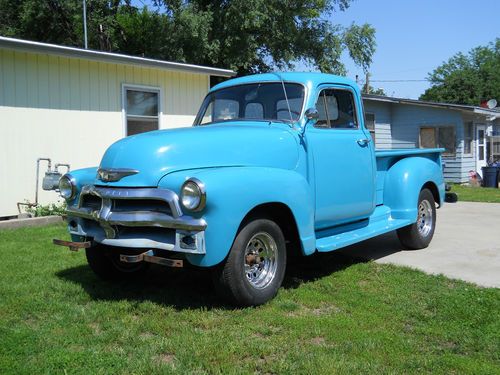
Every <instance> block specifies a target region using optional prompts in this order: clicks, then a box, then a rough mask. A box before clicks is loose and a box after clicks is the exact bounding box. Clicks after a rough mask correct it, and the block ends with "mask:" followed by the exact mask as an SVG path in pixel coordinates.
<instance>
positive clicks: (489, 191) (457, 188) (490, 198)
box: [451, 185, 500, 203]
mask: <svg viewBox="0 0 500 375" xmlns="http://www.w3.org/2000/svg"><path fill="white" fill-rule="evenodd" d="M451 191H452V192H454V193H457V195H458V201H459V202H460V201H463V202H488V203H500V189H495V188H483V187H470V186H462V185H452V187H451Z"/></svg>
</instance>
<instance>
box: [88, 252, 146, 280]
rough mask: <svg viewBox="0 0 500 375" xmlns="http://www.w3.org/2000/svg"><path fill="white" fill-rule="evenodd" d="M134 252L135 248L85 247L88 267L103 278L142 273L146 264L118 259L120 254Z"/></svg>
mask: <svg viewBox="0 0 500 375" xmlns="http://www.w3.org/2000/svg"><path fill="white" fill-rule="evenodd" d="M136 253H137V250H130V249H124V248H119V247H112V246H104V245H96V246H93V247H91V248H88V249H85V255H86V256H87V262H88V264H89V266H90V268H91V269H92V271H94V273H95V274H96V275H97V276H99V278H101V279H103V280H123V279H130V278H136V277H139V276H141V275H143V274H144V272H145V271H146V270H147V268H148V264H146V263H144V262H139V263H124V262H121V261H120V254H128V255H131V254H136Z"/></svg>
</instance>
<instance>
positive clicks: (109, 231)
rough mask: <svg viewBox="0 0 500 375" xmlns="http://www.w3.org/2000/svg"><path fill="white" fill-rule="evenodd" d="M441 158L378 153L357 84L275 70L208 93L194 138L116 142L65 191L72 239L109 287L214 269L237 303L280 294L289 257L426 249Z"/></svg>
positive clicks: (68, 178)
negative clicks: (379, 240) (379, 244)
mask: <svg viewBox="0 0 500 375" xmlns="http://www.w3.org/2000/svg"><path fill="white" fill-rule="evenodd" d="M441 151H442V150H440V149H415V150H375V145H374V144H373V141H372V139H371V137H370V133H369V131H368V130H367V129H366V127H365V125H364V115H363V104H362V99H361V94H360V91H359V88H358V87H357V85H356V84H355V83H354V82H352V81H350V80H348V79H346V78H343V77H339V76H335V75H328V74H321V73H268V74H262V75H253V76H246V77H241V78H236V79H233V80H229V81H226V82H223V83H221V84H219V85H217V86H215V87H213V88H212V89H211V90H210V92H209V93H208V95H207V96H206V98H205V100H204V101H203V103H202V104H201V107H200V110H199V112H198V115H197V116H196V119H195V121H194V124H193V126H192V127H189V128H181V129H173V130H160V131H155V132H149V133H144V134H139V135H135V136H131V137H127V138H124V139H122V140H120V141H118V142H116V143H115V144H113V145H111V146H110V147H109V148H108V150H106V152H105V153H104V155H103V158H102V160H101V163H100V165H99V167H95V168H86V169H82V170H77V171H72V172H71V173H70V174H67V175H65V176H63V178H62V179H61V181H60V186H59V188H60V191H61V194H62V195H63V196H64V197H65V198H66V200H67V204H68V208H67V214H68V229H69V232H70V234H71V236H72V240H71V241H61V240H57V241H56V242H57V243H58V244H63V245H66V246H70V247H72V248H73V249H78V248H85V251H86V255H87V259H88V262H89V265H90V267H91V268H92V269H93V270H94V271H95V272H96V274H97V275H98V276H100V277H103V278H121V277H129V276H131V275H137V274H140V273H142V272H146V268H147V266H148V264H149V263H159V264H163V265H166V266H174V267H182V266H185V265H188V264H189V265H192V266H196V267H209V268H210V269H211V270H212V271H213V275H214V281H215V284H216V287H217V289H218V290H219V291H220V292H221V294H222V295H224V296H225V297H226V298H227V299H229V300H230V301H231V302H233V303H235V304H238V305H258V304H262V303H265V302H267V301H268V300H269V299H271V298H273V297H274V295H275V294H276V293H277V291H278V289H279V287H280V285H281V283H282V280H283V277H284V274H285V270H286V259H287V257H289V256H290V253H291V252H292V251H298V252H299V253H300V254H301V255H303V256H308V255H311V254H313V253H315V252H326V251H333V250H336V249H339V248H342V247H345V246H348V245H350V244H353V243H356V242H359V241H362V240H364V239H367V238H370V237H374V236H377V235H380V234H383V233H386V232H389V231H392V230H397V233H398V236H399V238H400V239H401V242H402V244H403V245H404V246H405V247H408V248H414V249H418V248H424V247H427V245H428V244H429V242H430V241H431V239H432V235H433V233H434V228H435V223H436V206H440V205H441V204H442V203H443V198H444V182H443V177H442V172H441Z"/></svg>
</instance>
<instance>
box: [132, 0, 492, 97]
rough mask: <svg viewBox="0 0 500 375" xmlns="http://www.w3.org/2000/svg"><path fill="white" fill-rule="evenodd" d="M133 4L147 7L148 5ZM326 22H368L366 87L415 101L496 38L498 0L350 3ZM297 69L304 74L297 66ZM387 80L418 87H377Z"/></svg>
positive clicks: (350, 66)
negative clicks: (372, 36)
mask: <svg viewBox="0 0 500 375" xmlns="http://www.w3.org/2000/svg"><path fill="white" fill-rule="evenodd" d="M132 4H133V5H135V6H138V7H141V6H144V5H151V0H132ZM330 18H331V22H332V23H333V24H340V25H343V26H349V25H350V24H352V23H353V22H354V23H356V24H364V23H369V24H370V25H372V26H373V27H374V28H375V29H376V41H377V49H376V52H375V55H374V56H373V63H372V65H371V67H370V73H371V78H370V80H371V85H372V86H373V87H375V88H382V89H384V91H385V93H386V94H387V95H389V96H396V97H402V98H411V99H418V97H419V96H420V95H421V94H423V92H424V91H425V90H426V89H427V88H428V87H429V83H428V82H427V81H425V79H426V78H427V75H428V73H430V72H432V71H433V70H434V69H435V68H437V67H438V66H439V65H441V64H442V63H443V62H445V61H446V60H448V59H449V58H450V57H452V56H453V55H454V54H456V53H458V52H464V53H466V52H468V51H469V50H471V49H472V48H474V47H478V46H481V45H483V46H484V45H487V44H488V43H490V42H492V41H494V40H495V38H498V37H500V0H480V1H478V0H353V2H352V3H351V6H350V7H349V9H347V10H346V11H345V12H339V13H335V14H333V16H332V17H330ZM342 62H343V63H344V64H345V65H346V68H347V70H348V76H349V77H350V78H352V79H354V78H355V76H356V74H358V75H359V77H360V78H362V79H363V80H364V73H363V71H362V69H360V68H357V67H356V66H355V65H354V63H353V62H352V61H351V60H350V59H349V56H348V55H347V53H345V54H344V55H343V56H342ZM297 70H304V69H301V66H300V64H299V65H298V66H297ZM387 80H420V82H377V81H387Z"/></svg>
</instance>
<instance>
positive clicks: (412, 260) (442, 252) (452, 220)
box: [341, 202, 500, 288]
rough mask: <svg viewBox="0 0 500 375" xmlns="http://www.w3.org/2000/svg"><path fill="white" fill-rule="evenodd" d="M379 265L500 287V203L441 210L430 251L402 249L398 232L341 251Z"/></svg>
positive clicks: (458, 205)
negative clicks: (388, 265)
mask: <svg viewBox="0 0 500 375" xmlns="http://www.w3.org/2000/svg"><path fill="white" fill-rule="evenodd" d="M341 251H342V252H345V253H346V254H350V255H352V256H355V257H359V258H363V259H372V260H375V261H376V262H377V263H392V264H398V265H403V266H409V267H412V268H416V269H419V270H422V271H424V272H427V273H430V274H443V275H445V276H447V277H450V278H453V279H461V280H465V281H469V282H473V283H475V284H477V285H481V286H485V287H496V288H499V287H500V204H499V203H472V202H458V203H447V204H445V205H444V206H443V208H441V209H439V210H437V225H436V231H435V233H434V238H433V240H432V242H431V244H430V246H429V247H428V248H427V249H423V250H402V247H401V244H400V243H399V240H398V238H397V236H396V233H395V232H393V233H388V234H386V235H383V236H380V237H377V238H372V239H370V240H367V241H364V242H362V243H359V244H356V245H353V246H349V247H348V248H345V249H344V250H341Z"/></svg>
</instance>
